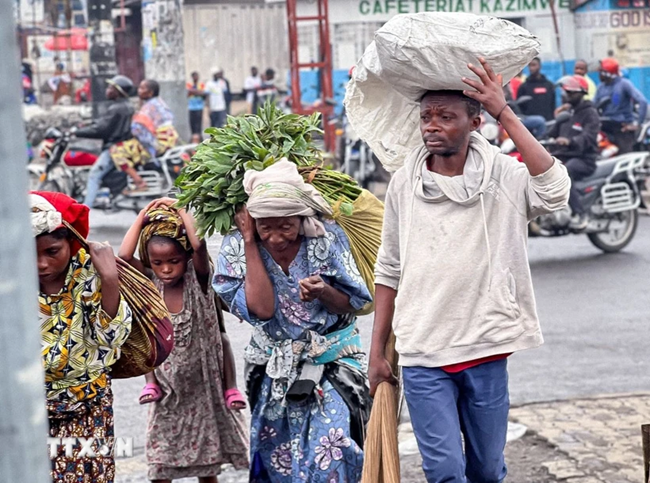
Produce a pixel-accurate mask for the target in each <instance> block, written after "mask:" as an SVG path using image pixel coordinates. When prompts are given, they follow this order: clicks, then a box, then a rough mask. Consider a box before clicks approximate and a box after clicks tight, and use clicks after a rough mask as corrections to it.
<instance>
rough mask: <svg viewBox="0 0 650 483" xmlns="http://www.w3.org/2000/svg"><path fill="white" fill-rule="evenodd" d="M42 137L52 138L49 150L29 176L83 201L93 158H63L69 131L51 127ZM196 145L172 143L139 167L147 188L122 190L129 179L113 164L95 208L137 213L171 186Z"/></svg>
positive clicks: (47, 188) (48, 188) (42, 186)
mask: <svg viewBox="0 0 650 483" xmlns="http://www.w3.org/2000/svg"><path fill="white" fill-rule="evenodd" d="M45 137H46V138H47V139H50V140H53V144H52V146H51V150H50V151H49V152H45V160H46V163H45V165H44V166H43V165H35V164H29V165H28V170H29V172H30V176H31V177H34V176H37V177H38V179H39V183H38V189H39V190H42V191H58V192H61V193H65V194H67V195H68V196H70V197H72V198H75V199H77V200H78V201H82V200H83V198H84V196H85V191H86V185H87V183H88V174H89V173H90V169H91V168H92V165H93V164H94V162H95V161H96V158H94V159H93V157H92V156H89V155H87V153H86V155H84V156H81V157H80V158H79V161H78V162H77V163H70V164H68V163H69V162H70V161H69V160H70V158H69V157H66V153H68V146H69V145H70V143H71V139H72V136H71V134H70V133H69V132H61V131H59V130H58V129H56V128H50V129H48V131H47V132H46V136H45ZM196 146H197V145H196V144H188V145H183V146H175V147H173V148H171V149H169V150H167V151H166V152H165V153H164V154H163V155H162V156H160V157H159V158H156V159H153V160H151V161H150V162H149V163H147V164H146V165H144V166H142V167H140V168H138V174H139V175H140V176H141V177H142V179H143V180H144V181H145V182H146V183H147V189H146V190H137V191H135V190H130V191H129V192H128V193H127V192H125V189H127V188H133V187H132V186H130V182H129V180H130V178H129V177H128V176H127V175H126V173H124V172H122V171H120V170H118V169H117V168H115V167H113V169H112V170H111V171H109V172H108V173H107V174H106V176H104V178H103V180H102V186H101V189H100V192H99V193H98V196H97V201H96V204H95V208H99V209H102V210H106V211H118V210H133V211H135V212H136V213H137V212H139V211H140V210H141V209H143V208H144V207H146V206H147V204H148V203H149V202H150V201H151V200H154V199H156V198H160V197H161V196H166V195H167V194H168V193H169V192H170V191H171V190H172V189H173V187H174V181H175V180H176V178H178V176H179V174H180V172H181V170H182V168H183V167H184V166H185V164H186V163H187V162H188V161H189V160H190V158H191V156H192V154H193V153H194V150H195V148H196ZM66 160H67V161H66Z"/></svg>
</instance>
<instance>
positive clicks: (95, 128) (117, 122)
mask: <svg viewBox="0 0 650 483" xmlns="http://www.w3.org/2000/svg"><path fill="white" fill-rule="evenodd" d="M134 112H135V110H134V109H133V105H132V104H131V101H130V100H129V99H126V98H123V97H121V98H119V99H117V100H115V101H113V102H111V103H110V105H109V107H108V109H107V110H106V112H105V113H104V115H103V116H102V117H100V118H99V119H97V120H96V121H95V122H93V123H92V125H90V126H88V127H85V128H81V129H79V130H77V132H76V134H75V135H76V136H77V137H80V138H92V139H101V140H102V141H104V149H107V148H109V147H111V146H112V145H113V144H116V143H119V142H122V141H126V140H127V139H131V138H132V137H133V135H132V134H131V118H132V117H133V113H134Z"/></svg>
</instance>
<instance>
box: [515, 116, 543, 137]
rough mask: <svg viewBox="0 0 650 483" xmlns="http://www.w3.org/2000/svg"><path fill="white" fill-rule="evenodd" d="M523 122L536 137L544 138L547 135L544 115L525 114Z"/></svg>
mask: <svg viewBox="0 0 650 483" xmlns="http://www.w3.org/2000/svg"><path fill="white" fill-rule="evenodd" d="M521 122H522V123H523V125H524V126H526V129H528V130H529V131H530V132H531V134H532V135H533V136H535V138H536V139H544V136H546V119H544V116H525V117H524V118H523V119H522V120H521Z"/></svg>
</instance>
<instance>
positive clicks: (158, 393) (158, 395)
mask: <svg viewBox="0 0 650 483" xmlns="http://www.w3.org/2000/svg"><path fill="white" fill-rule="evenodd" d="M162 396H163V393H162V390H161V389H160V386H158V384H155V383H153V382H152V383H149V384H145V386H144V389H142V394H140V404H149V403H152V402H156V401H160V400H161V399H162Z"/></svg>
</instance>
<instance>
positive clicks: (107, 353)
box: [38, 249, 131, 483]
mask: <svg viewBox="0 0 650 483" xmlns="http://www.w3.org/2000/svg"><path fill="white" fill-rule="evenodd" d="M38 301H39V305H40V316H39V321H40V324H41V340H42V355H43V365H44V368H45V389H46V395H47V407H48V416H49V423H50V430H49V434H50V437H54V438H69V437H77V438H98V440H97V441H96V442H95V443H93V449H94V451H98V450H99V448H100V443H104V444H106V445H107V447H109V448H110V447H111V445H112V443H113V440H112V438H113V437H114V434H113V394H112V392H111V387H110V378H109V376H108V372H109V370H110V366H111V365H112V364H114V363H115V361H117V359H118V358H119V356H120V347H121V346H122V344H123V343H124V341H125V340H126V339H127V337H128V335H129V333H130V331H131V309H130V308H129V306H128V305H127V304H126V302H125V301H124V300H122V301H121V302H120V306H119V310H118V313H117V316H116V317H114V318H112V319H111V318H110V317H109V316H108V315H107V314H106V313H105V312H104V311H103V309H102V308H101V280H100V279H99V276H98V275H97V272H96V270H95V267H94V266H93V265H92V263H91V260H90V255H88V254H87V253H86V252H85V251H84V250H83V249H82V250H80V251H79V252H78V253H77V254H76V255H75V256H74V257H73V258H72V260H71V262H70V267H69V268H68V274H67V276H66V279H65V285H64V286H63V289H62V290H61V291H60V292H59V293H58V294H55V295H47V294H44V293H40V294H39V296H38ZM80 449H81V447H80V446H79V445H75V447H74V452H73V456H72V458H68V457H66V456H65V454H64V448H63V447H62V446H60V447H59V451H58V454H57V455H56V456H55V457H54V458H53V459H52V471H51V475H52V480H53V481H54V482H57V483H58V482H61V483H63V482H71V481H74V482H77V481H79V482H83V483H110V482H112V481H113V477H114V474H115V461H114V459H113V457H111V456H104V457H96V458H88V457H82V458H79V457H78V453H79V451H80Z"/></svg>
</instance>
